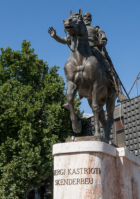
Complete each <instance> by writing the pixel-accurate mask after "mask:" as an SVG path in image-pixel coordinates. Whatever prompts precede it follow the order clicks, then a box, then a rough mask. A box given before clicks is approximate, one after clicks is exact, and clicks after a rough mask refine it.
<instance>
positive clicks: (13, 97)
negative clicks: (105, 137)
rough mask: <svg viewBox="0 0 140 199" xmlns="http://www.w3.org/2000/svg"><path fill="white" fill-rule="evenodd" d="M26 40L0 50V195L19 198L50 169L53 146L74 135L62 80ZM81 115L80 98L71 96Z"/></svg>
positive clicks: (50, 170) (54, 68) (51, 167)
mask: <svg viewBox="0 0 140 199" xmlns="http://www.w3.org/2000/svg"><path fill="white" fill-rule="evenodd" d="M58 68H59V67H57V66H54V67H51V68H49V67H48V65H47V63H46V62H43V60H41V59H38V56H37V54H35V53H34V49H32V48H30V42H26V40H24V41H23V43H22V49H21V51H14V50H12V49H11V48H10V47H7V48H6V49H5V50H4V49H2V48H1V55H0V198H1V199H12V198H14V199H20V198H23V197H24V196H25V195H26V193H27V191H28V190H29V188H30V187H31V186H34V187H38V186H39V185H40V182H41V181H42V180H45V179H46V178H48V177H49V176H50V175H51V174H52V169H53V159H52V145H53V144H55V143H57V142H64V140H65V138H67V137H68V136H70V135H72V129H71V122H70V115H69V111H67V110H64V109H62V108H61V106H62V104H63V103H64V101H65V90H64V86H65V84H64V81H63V79H62V77H60V76H59V75H58V73H57V71H58ZM75 102H76V112H77V115H78V117H79V118H81V116H82V114H81V113H80V110H79V105H80V102H79V99H78V98H76V99H75Z"/></svg>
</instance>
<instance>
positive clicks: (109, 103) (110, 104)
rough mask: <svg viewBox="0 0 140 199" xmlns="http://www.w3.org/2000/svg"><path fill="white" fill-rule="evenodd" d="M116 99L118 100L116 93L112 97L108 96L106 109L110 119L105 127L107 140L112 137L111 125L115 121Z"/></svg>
mask: <svg viewBox="0 0 140 199" xmlns="http://www.w3.org/2000/svg"><path fill="white" fill-rule="evenodd" d="M115 100H116V95H114V96H113V97H112V98H108V99H107V103H106V110H107V114H108V119H107V126H106V129H105V138H106V139H107V140H109V139H110V137H109V136H110V133H111V127H112V125H113V123H114V116H113V113H114V108H115Z"/></svg>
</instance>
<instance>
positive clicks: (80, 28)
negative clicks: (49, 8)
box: [63, 8, 87, 36]
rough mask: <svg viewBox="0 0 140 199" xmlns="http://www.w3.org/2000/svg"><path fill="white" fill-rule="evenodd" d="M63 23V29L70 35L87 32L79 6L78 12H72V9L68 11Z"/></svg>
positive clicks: (81, 34) (83, 34)
mask: <svg viewBox="0 0 140 199" xmlns="http://www.w3.org/2000/svg"><path fill="white" fill-rule="evenodd" d="M63 23H64V27H65V30H66V31H67V32H68V33H69V35H70V36H85V35H86V34H87V29H86V26H85V24H84V22H83V18H82V10H81V8H80V9H79V12H78V13H75V14H72V11H70V18H68V19H65V20H64V21H63Z"/></svg>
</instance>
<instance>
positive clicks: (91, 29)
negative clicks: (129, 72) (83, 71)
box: [83, 12, 128, 102]
mask: <svg viewBox="0 0 140 199" xmlns="http://www.w3.org/2000/svg"><path fill="white" fill-rule="evenodd" d="M83 21H84V23H85V25H86V27H87V31H88V39H91V40H93V41H94V42H93V41H89V45H90V47H91V50H92V53H93V55H94V56H95V57H96V58H97V59H98V61H99V63H100V64H101V66H102V69H103V70H104V72H105V74H107V76H108V78H109V79H110V80H111V82H113V84H114V85H115V86H114V87H115V90H116V92H117V94H118V98H119V101H120V102H123V101H125V100H127V99H128V98H127V97H126V96H125V95H124V94H123V93H122V90H121V85H120V81H119V79H118V78H117V77H116V75H115V73H114V71H113V69H112V68H113V67H111V66H113V63H112V61H111V58H110V57H109V55H108V52H107V50H106V48H105V46H106V44H107V38H106V35H105V32H104V31H103V30H102V29H101V28H100V27H99V26H90V24H91V21H92V15H91V14H90V13H88V12H86V13H85V14H84V15H83Z"/></svg>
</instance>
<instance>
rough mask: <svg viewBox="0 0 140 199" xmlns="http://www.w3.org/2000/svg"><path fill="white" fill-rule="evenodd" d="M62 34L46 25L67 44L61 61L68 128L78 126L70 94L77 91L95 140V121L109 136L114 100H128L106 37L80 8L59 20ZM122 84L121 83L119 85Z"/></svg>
mask: <svg viewBox="0 0 140 199" xmlns="http://www.w3.org/2000/svg"><path fill="white" fill-rule="evenodd" d="M63 24H64V28H65V31H66V32H68V35H66V37H59V36H57V35H56V31H55V30H54V29H53V28H52V27H50V28H49V30H48V32H49V34H50V35H51V37H53V38H54V39H55V40H56V41H58V42H60V43H62V44H67V45H68V46H69V48H70V50H71V51H70V57H69V59H68V60H67V62H66V63H65V66H64V71H65V76H66V79H67V95H66V97H67V102H66V103H65V104H64V105H63V107H64V108H66V109H68V110H70V116H71V121H72V128H73V131H74V132H75V133H80V132H81V129H82V126H81V123H80V121H78V120H77V116H76V114H75V110H74V97H75V95H76V93H77V92H78V93H79V97H80V98H83V97H85V98H87V100H88V103H89V105H90V107H91V109H92V111H93V114H94V125H95V133H94V137H95V139H96V140H101V135H100V132H99V121H100V122H101V124H102V127H103V129H104V134H105V138H106V139H107V140H109V139H110V138H109V135H110V132H111V127H112V125H113V122H114V118H113V112H114V107H115V100H116V98H117V97H118V98H119V101H120V102H123V101H125V100H128V97H126V96H125V95H124V94H123V93H122V89H121V85H122V83H121V81H120V79H119V77H118V75H117V73H116V71H115V68H114V66H113V64H112V61H111V59H110V57H109V55H108V53H107V51H106V48H105V45H106V44H107V38H106V36H105V32H104V31H103V30H102V29H100V27H99V26H90V24H91V14H90V13H85V14H84V15H83V16H82V10H81V9H79V12H78V13H75V14H73V13H72V11H70V17H69V18H68V19H65V20H64V21H63ZM122 86H123V85H122ZM105 104H106V110H107V115H108V118H107V120H106V119H105V114H104V110H103V106H104V105H105Z"/></svg>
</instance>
